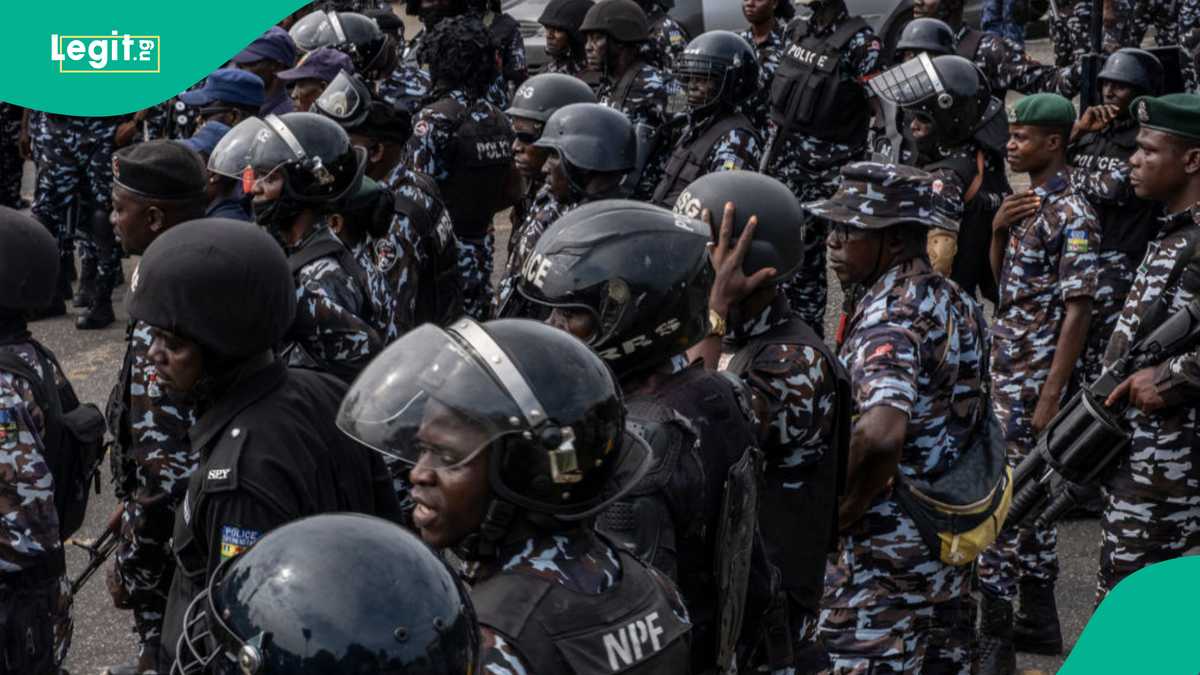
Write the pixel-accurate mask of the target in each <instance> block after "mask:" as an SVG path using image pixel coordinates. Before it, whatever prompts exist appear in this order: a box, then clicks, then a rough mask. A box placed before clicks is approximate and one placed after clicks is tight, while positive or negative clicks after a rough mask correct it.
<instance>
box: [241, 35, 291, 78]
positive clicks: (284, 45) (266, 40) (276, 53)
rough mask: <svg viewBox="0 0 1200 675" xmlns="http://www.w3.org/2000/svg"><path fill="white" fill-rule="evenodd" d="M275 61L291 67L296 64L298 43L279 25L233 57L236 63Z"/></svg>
mask: <svg viewBox="0 0 1200 675" xmlns="http://www.w3.org/2000/svg"><path fill="white" fill-rule="evenodd" d="M256 61H274V62H275V63H282V64H283V65H285V66H287V67H289V68H291V67H292V66H294V65H295V64H296V43H295V42H293V41H292V36H291V35H288V32H287V31H286V30H284V29H282V28H280V27H279V26H271V28H270V29H269V30H268V31H267V32H265V33H263V34H262V35H261V36H260V37H258V38H257V39H256V40H254V42H251V43H250V44H248V45H246V48H245V49H243V50H242V51H240V52H238V53H237V54H236V55H235V56H234V57H233V62H234V63H254V62H256Z"/></svg>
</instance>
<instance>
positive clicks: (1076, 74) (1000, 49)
mask: <svg viewBox="0 0 1200 675" xmlns="http://www.w3.org/2000/svg"><path fill="white" fill-rule="evenodd" d="M966 35H967V27H966V26H964V27H963V28H961V29H959V31H958V35H957V36H956V39H957V40H958V41H959V42H960V43H961V42H962V41H963V39H964V38H965V37H966ZM967 58H969V59H970V60H972V61H974V62H975V65H977V66H979V68H980V70H982V71H983V74H984V75H986V76H987V80H988V84H990V85H991V86H992V95H993V96H997V97H999V98H1000V99H1001V100H1003V99H1004V96H1003V94H1004V93H1005V92H1007V91H1008V90H1009V89H1012V90H1014V91H1019V92H1021V93H1023V94H1035V93H1038V92H1057V93H1059V94H1062V95H1063V96H1066V97H1067V98H1072V97H1074V96H1075V94H1076V93H1078V91H1079V78H1080V68H1079V64H1078V63H1075V64H1073V65H1069V66H1065V67H1063V68H1056V67H1054V66H1052V65H1049V64H1045V63H1038V62H1037V61H1034V60H1032V59H1030V58H1029V57H1028V56H1027V55H1026V54H1025V50H1024V49H1022V48H1021V47H1020V46H1019V45H1017V44H1016V43H1014V42H1013V41H1011V40H1008V39H1005V38H1002V37H1000V36H998V35H993V34H990V33H985V34H984V36H983V39H982V40H980V41H979V49H978V50H976V52H975V53H974V54H973V55H971V56H968V57H967Z"/></svg>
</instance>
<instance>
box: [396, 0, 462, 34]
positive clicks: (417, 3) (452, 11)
mask: <svg viewBox="0 0 1200 675" xmlns="http://www.w3.org/2000/svg"><path fill="white" fill-rule="evenodd" d="M425 4H426V3H425V2H422V0H405V2H404V12H405V13H406V14H408V15H409V16H415V17H418V18H419V19H420V20H421V23H422V24H424V25H425V27H426V28H430V27H432V26H433V25H434V24H436V23H437V22H439V21H441V20H442V19H448V18H450V17H452V16H459V15H460V14H463V13H465V12H466V11H467V1H466V0H441V2H435V3H431V5H430V7H428V8H426V7H425Z"/></svg>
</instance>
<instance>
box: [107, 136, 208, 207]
mask: <svg viewBox="0 0 1200 675" xmlns="http://www.w3.org/2000/svg"><path fill="white" fill-rule="evenodd" d="M112 164H113V183H114V184H115V185H118V186H120V187H121V188H122V189H123V190H126V191H128V192H132V193H133V194H135V195H138V196H141V197H146V198H148V199H193V198H197V197H202V196H204V187H205V185H206V184H207V183H208V172H207V171H206V170H205V168H204V160H203V159H201V157H200V155H198V154H197V153H196V151H194V150H192V149H191V148H189V147H187V146H185V145H183V144H181V143H175V142H173V141H169V140H156V141H148V142H146V143H138V144H137V145H132V146H130V147H128V148H123V149H121V150H118V151H117V152H116V154H114V155H113V159H112Z"/></svg>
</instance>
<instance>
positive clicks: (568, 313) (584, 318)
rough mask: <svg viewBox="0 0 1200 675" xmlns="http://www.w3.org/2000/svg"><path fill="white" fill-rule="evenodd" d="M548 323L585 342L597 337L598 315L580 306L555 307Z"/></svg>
mask: <svg viewBox="0 0 1200 675" xmlns="http://www.w3.org/2000/svg"><path fill="white" fill-rule="evenodd" d="M546 323H547V324H549V325H551V326H554V327H555V328H557V329H559V330H564V331H566V332H568V333H570V334H571V335H574V336H575V337H577V338H579V339H580V340H582V341H584V342H590V341H591V340H592V338H594V337H596V316H595V315H594V314H592V313H591V312H589V311H587V310H586V309H583V308H579V307H555V308H554V311H552V312H550V316H549V317H548V318H547V319H546Z"/></svg>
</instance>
